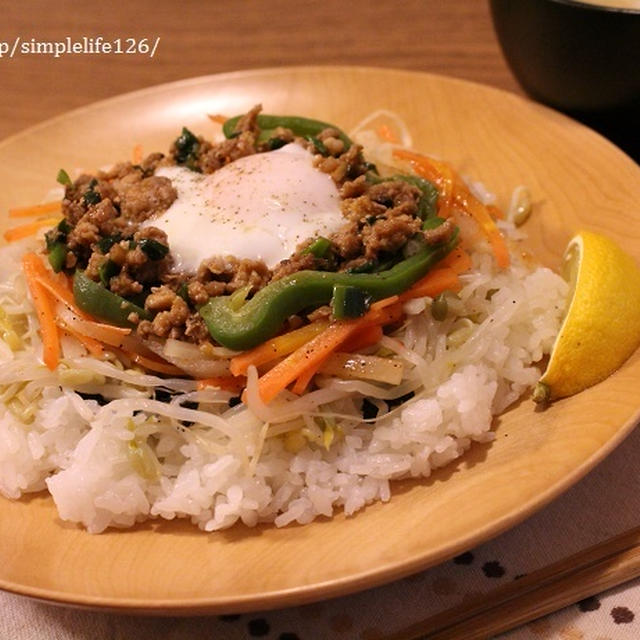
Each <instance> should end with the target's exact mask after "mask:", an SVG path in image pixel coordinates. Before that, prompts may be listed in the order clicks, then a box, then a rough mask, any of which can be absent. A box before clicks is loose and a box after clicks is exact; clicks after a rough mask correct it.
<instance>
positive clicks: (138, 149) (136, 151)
mask: <svg viewBox="0 0 640 640" xmlns="http://www.w3.org/2000/svg"><path fill="white" fill-rule="evenodd" d="M142 159H143V156H142V145H141V144H137V145H135V146H134V147H133V151H132V153H131V162H132V164H140V163H141V162H142Z"/></svg>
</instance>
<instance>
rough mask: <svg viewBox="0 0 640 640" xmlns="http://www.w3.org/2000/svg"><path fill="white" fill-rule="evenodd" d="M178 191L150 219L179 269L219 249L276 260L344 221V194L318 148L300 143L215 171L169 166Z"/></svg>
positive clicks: (166, 172)
mask: <svg viewBox="0 0 640 640" xmlns="http://www.w3.org/2000/svg"><path fill="white" fill-rule="evenodd" d="M156 175H158V176H165V177H167V178H169V179H170V180H171V182H172V183H173V186H174V187H175V188H176V190H177V192H178V197H177V199H176V200H175V202H174V203H173V204H172V205H171V207H169V209H167V210H166V211H165V212H164V213H162V214H161V215H159V216H156V217H154V218H151V219H149V220H148V221H147V223H146V224H148V225H153V226H155V227H158V228H159V229H162V230H163V231H164V232H165V233H166V234H167V238H168V241H169V246H170V247H171V253H172V255H173V257H174V264H175V267H174V268H175V269H176V270H179V271H183V272H195V271H196V270H197V268H198V266H199V264H200V262H201V261H202V260H204V259H206V258H210V257H213V256H225V255H233V256H236V257H238V258H250V259H258V260H263V261H264V262H265V263H266V264H267V266H268V267H270V268H272V267H274V266H275V265H276V264H278V262H280V261H281V260H284V259H285V258H288V257H289V256H291V254H292V253H294V251H295V248H296V246H297V245H298V244H299V243H300V242H301V241H302V240H305V239H306V238H310V237H313V236H315V235H329V234H330V233H332V232H333V231H336V230H337V229H338V228H339V227H340V226H341V225H342V223H343V222H344V219H343V217H342V214H341V212H340V196H339V194H338V189H337V188H336V186H335V184H334V182H333V180H332V179H331V177H330V176H329V175H327V174H326V173H323V172H321V171H319V170H318V169H316V168H314V167H313V164H312V155H311V154H310V153H309V152H308V151H306V150H305V149H303V148H302V147H301V146H300V145H298V144H295V143H292V144H288V145H285V146H284V147H282V148H281V149H278V150H276V151H269V152H266V153H257V154H255V155H251V156H247V157H245V158H240V159H238V160H235V161H234V162H232V163H230V164H228V165H226V166H224V167H222V168H221V169H219V170H218V171H215V172H214V173H212V174H208V175H203V174H200V173H197V172H194V171H191V170H189V169H185V168H183V167H161V168H160V169H158V170H157V171H156Z"/></svg>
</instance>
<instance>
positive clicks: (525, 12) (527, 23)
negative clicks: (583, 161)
mask: <svg viewBox="0 0 640 640" xmlns="http://www.w3.org/2000/svg"><path fill="white" fill-rule="evenodd" d="M490 4H491V13H492V17H493V23H494V27H495V30H496V34H497V36H498V40H499V41H500V45H501V47H502V50H503V53H504V55H505V58H506V60H507V63H508V64H509V66H510V68H511V70H512V71H513V74H514V75H515V77H516V79H517V80H518V82H519V83H520V85H521V86H522V88H523V89H524V90H525V91H526V92H527V93H528V94H529V95H530V96H531V97H532V98H534V99H535V100H538V101H540V102H543V103H544V104H547V105H549V106H551V107H554V108H556V109H559V110H561V111H564V112H565V113H568V114H570V115H572V116H574V117H576V118H578V119H580V120H582V121H583V122H585V123H587V124H589V125H591V126H593V127H594V128H596V129H598V130H600V131H601V132H603V133H604V134H605V135H607V136H608V137H610V138H611V139H612V140H614V142H616V143H618V144H620V146H623V147H624V148H625V149H626V150H628V151H629V152H630V153H631V154H632V155H634V157H635V158H636V160H638V155H637V154H638V152H639V151H640V149H639V148H638V147H639V145H640V9H632V8H614V7H611V6H604V5H595V4H591V3H589V4H587V3H585V2H578V1H574V0H490ZM620 4H624V3H622V2H620ZM627 4H631V3H627Z"/></svg>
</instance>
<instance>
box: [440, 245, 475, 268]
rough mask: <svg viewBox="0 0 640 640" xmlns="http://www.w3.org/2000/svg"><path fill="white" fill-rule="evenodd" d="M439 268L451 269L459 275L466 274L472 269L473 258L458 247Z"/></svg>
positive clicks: (442, 261)
mask: <svg viewBox="0 0 640 640" xmlns="http://www.w3.org/2000/svg"><path fill="white" fill-rule="evenodd" d="M437 267H449V269H451V270H453V271H455V272H456V273H458V274H460V273H464V272H465V271H469V269H471V256H470V255H469V254H468V253H467V252H466V251H465V250H464V249H463V248H462V247H456V248H455V249H453V250H452V251H451V252H450V253H449V254H448V255H446V256H445V257H444V258H443V259H442V260H440V262H438V264H437Z"/></svg>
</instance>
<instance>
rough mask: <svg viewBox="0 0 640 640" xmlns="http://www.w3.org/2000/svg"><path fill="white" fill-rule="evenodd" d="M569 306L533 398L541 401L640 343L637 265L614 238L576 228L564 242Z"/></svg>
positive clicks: (613, 365) (577, 385) (596, 378)
mask: <svg viewBox="0 0 640 640" xmlns="http://www.w3.org/2000/svg"><path fill="white" fill-rule="evenodd" d="M563 260H564V272H565V273H564V275H565V277H566V278H567V279H568V281H569V284H570V287H571V288H570V293H569V298H568V308H567V312H566V315H565V318H564V320H563V323H562V326H561V327H560V331H559V333H558V336H557V338H556V341H555V343H554V345H553V348H552V350H551V357H550V358H549V362H548V365H547V368H546V370H545V372H544V373H543V374H542V377H541V378H540V381H539V383H538V385H537V386H536V388H535V390H534V393H533V399H534V400H535V401H536V402H539V403H546V402H549V401H551V400H555V399H556V398H562V397H565V396H570V395H573V394H574V393H578V392H579V391H582V390H583V389H586V388H587V387H590V386H592V385H594V384H596V383H597V382H600V381H601V380H604V379H605V378H606V377H607V376H609V375H611V374H612V373H613V372H614V371H615V370H616V369H617V368H618V367H620V366H621V365H622V363H623V362H624V361H625V360H626V359H627V358H628V357H629V356H630V355H631V354H632V353H633V352H634V351H635V350H636V349H637V347H638V345H640V269H639V268H638V266H637V265H636V263H635V261H634V259H633V258H632V257H631V256H630V255H628V254H627V253H625V252H624V251H623V250H622V249H621V248H620V247H619V246H618V245H617V244H616V243H615V242H614V241H613V240H611V239H609V238H607V237H605V236H602V235H600V234H598V233H593V232H591V231H581V232H579V233H578V234H577V235H575V236H574V237H573V238H572V239H571V240H570V241H569V244H568V245H567V248H566V251H565V254H564V259H563Z"/></svg>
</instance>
